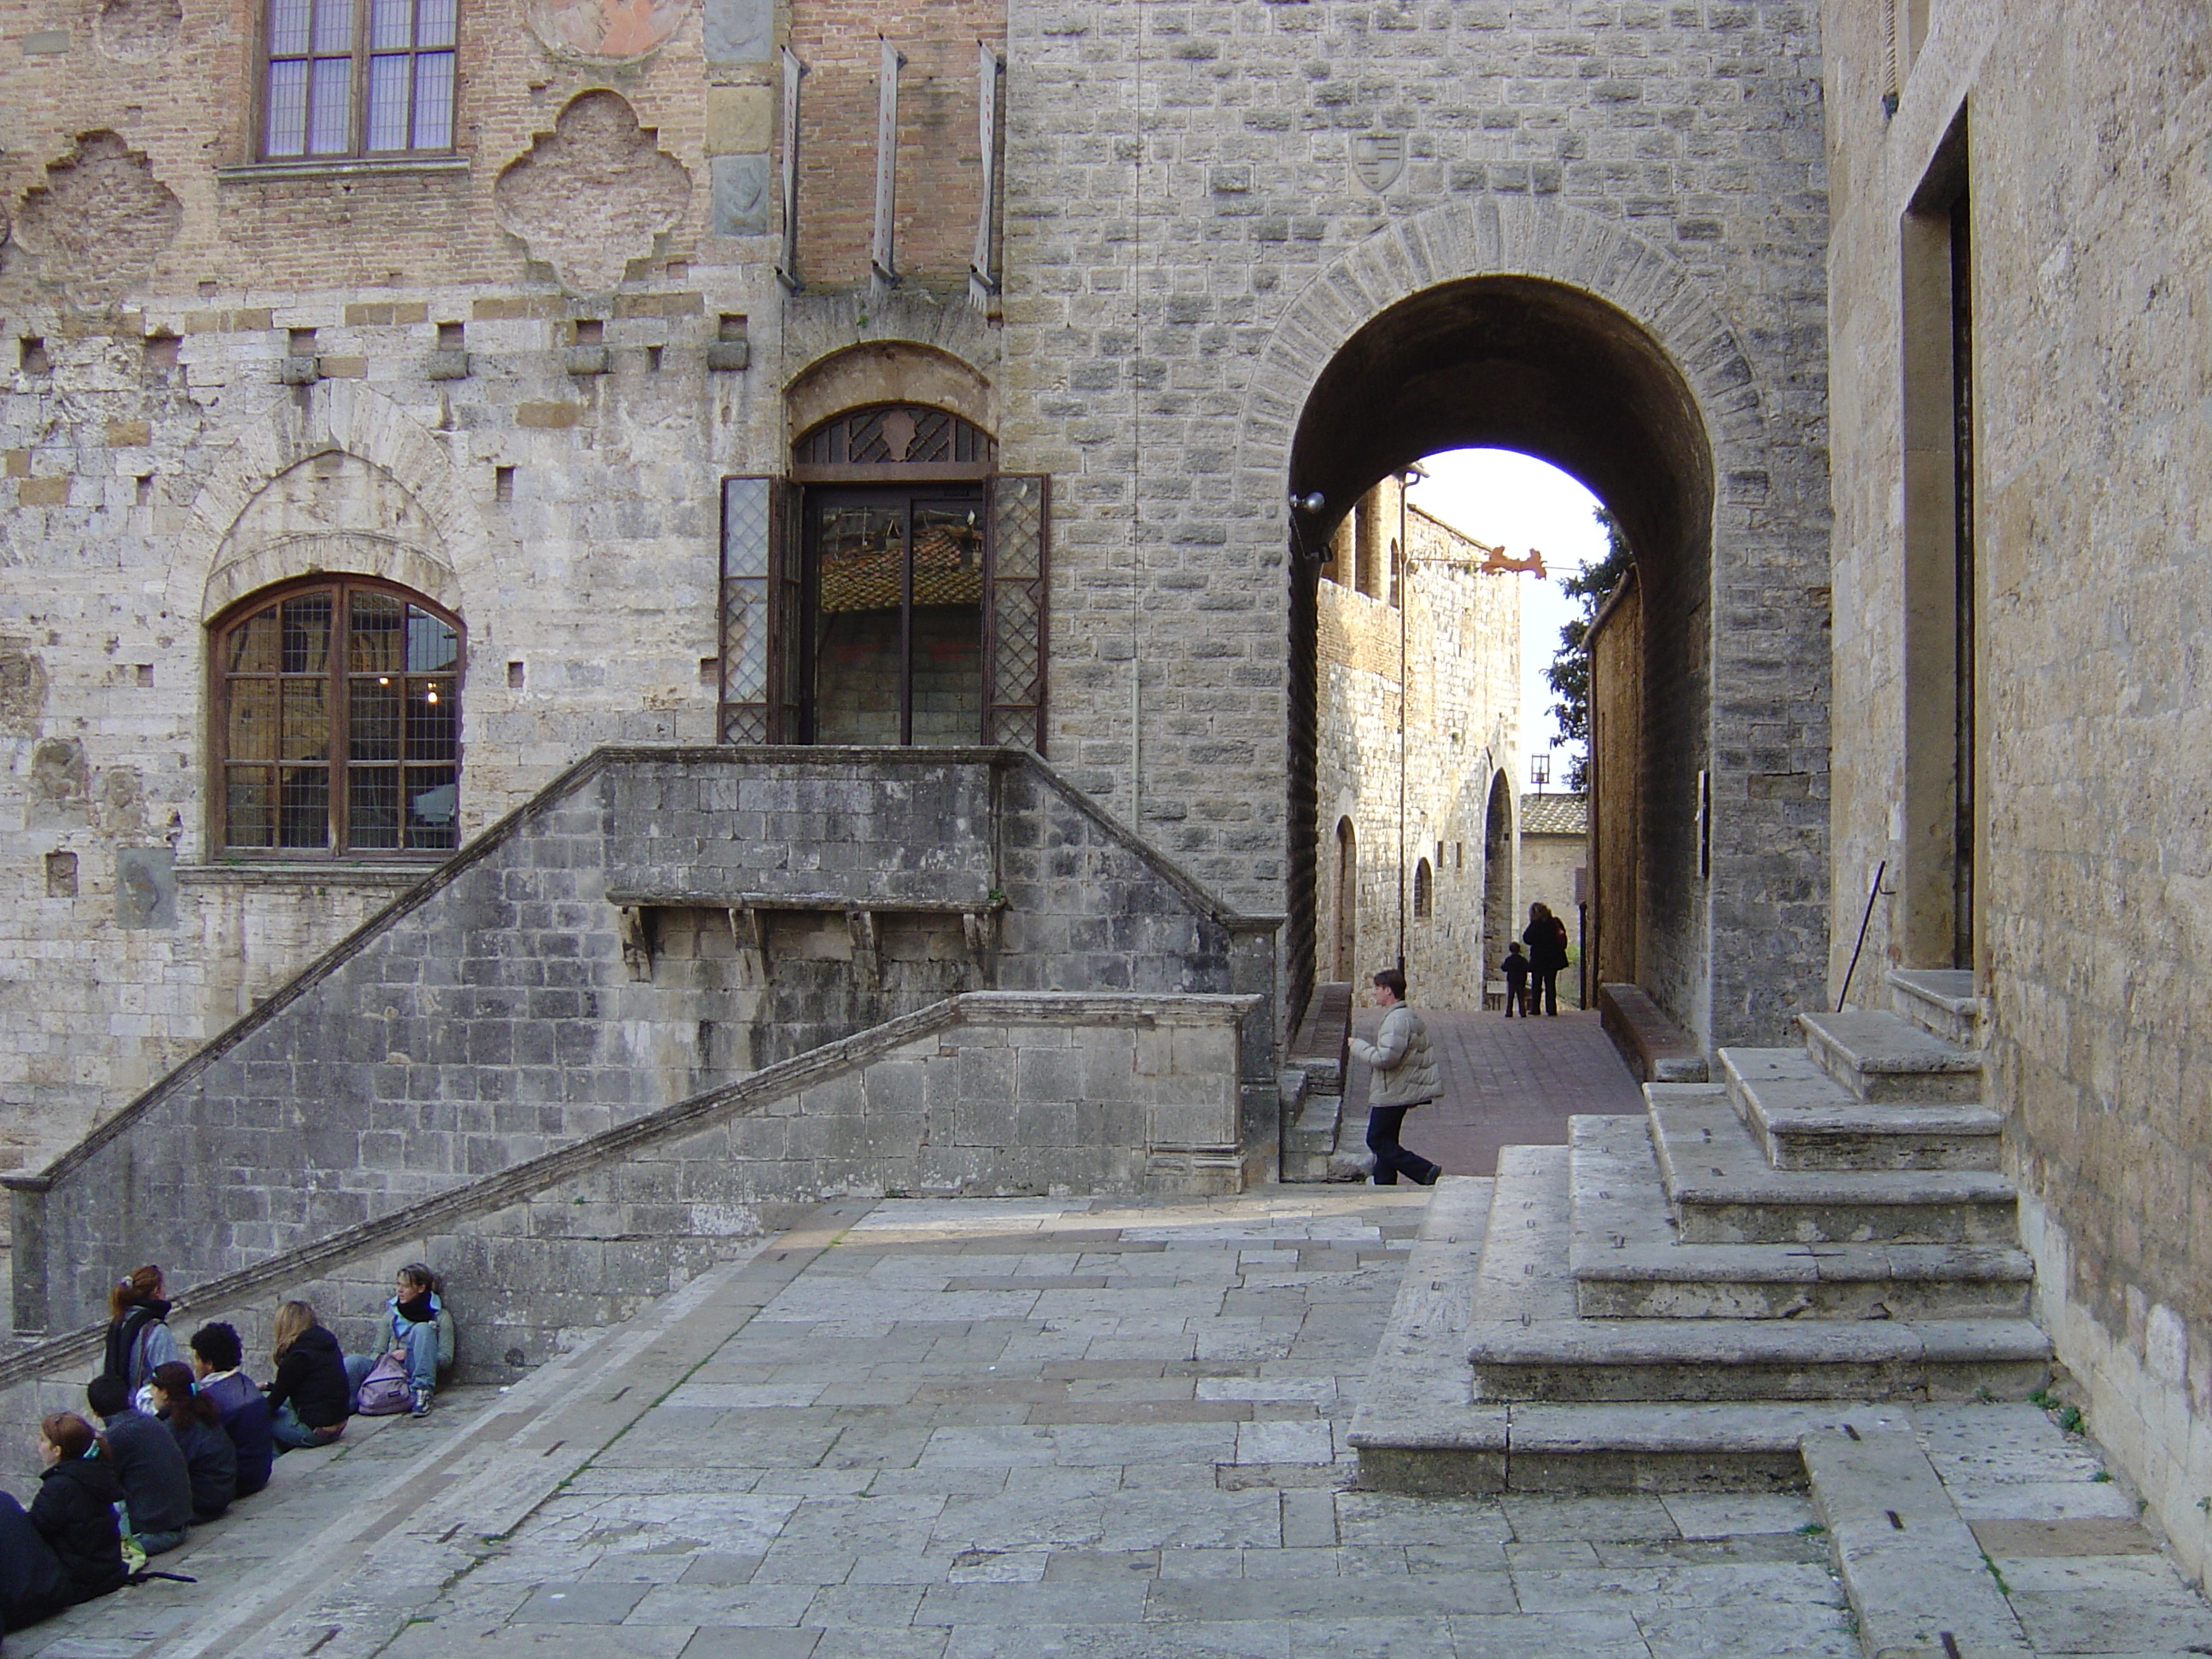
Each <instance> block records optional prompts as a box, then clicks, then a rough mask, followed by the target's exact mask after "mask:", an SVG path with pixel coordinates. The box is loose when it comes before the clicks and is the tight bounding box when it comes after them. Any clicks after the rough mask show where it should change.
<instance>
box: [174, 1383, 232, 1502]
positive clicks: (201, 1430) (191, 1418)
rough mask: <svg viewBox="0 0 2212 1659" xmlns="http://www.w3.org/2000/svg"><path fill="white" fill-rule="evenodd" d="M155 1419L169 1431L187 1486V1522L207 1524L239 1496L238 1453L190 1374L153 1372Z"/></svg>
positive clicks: (220, 1416)
mask: <svg viewBox="0 0 2212 1659" xmlns="http://www.w3.org/2000/svg"><path fill="white" fill-rule="evenodd" d="M154 1403H155V1406H156V1407H158V1408H159V1409H158V1410H157V1411H156V1412H155V1416H156V1417H157V1418H158V1419H160V1420H161V1422H163V1423H166V1424H167V1425H169V1432H170V1433H171V1434H172V1435H173V1436H175V1437H176V1442H177V1449H178V1450H179V1451H180V1452H182V1453H184V1455H185V1470H186V1472H187V1473H188V1474H190V1476H191V1485H192V1521H193V1523H194V1524H195V1525H197V1523H199V1522H202V1521H212V1520H214V1519H215V1518H216V1516H219V1515H221V1514H222V1512H223V1511H224V1510H227V1509H228V1508H229V1507H230V1500H231V1499H232V1498H235V1497H236V1496H237V1495H238V1449H237V1448H236V1447H235V1446H234V1445H232V1444H231V1443H230V1437H229V1436H228V1435H227V1434H225V1433H224V1432H223V1431H222V1413H221V1412H219V1411H217V1410H216V1405H215V1402H214V1401H212V1400H205V1399H203V1398H201V1396H200V1394H199V1391H198V1390H197V1389H195V1388H194V1387H193V1385H192V1369H191V1366H189V1365H182V1364H175V1363H174V1362H172V1363H171V1364H167V1365H161V1366H157V1367H155V1371H154Z"/></svg>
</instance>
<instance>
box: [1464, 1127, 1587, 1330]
mask: <svg viewBox="0 0 2212 1659" xmlns="http://www.w3.org/2000/svg"><path fill="white" fill-rule="evenodd" d="M1571 1172H1572V1154H1571V1152H1570V1151H1569V1149H1568V1148H1566V1147H1565V1146H1501V1147H1499V1148H1498V1180H1497V1187H1496V1190H1495V1192H1494V1193H1493V1194H1492V1199H1491V1204H1490V1223H1489V1227H1488V1230H1487V1231H1486V1232H1485V1234H1484V1235H1483V1241H1482V1255H1481V1258H1480V1261H1479V1262H1478V1263H1477V1265H1476V1267H1475V1285H1474V1297H1473V1299H1472V1302H1471V1304H1470V1306H1471V1307H1472V1308H1473V1310H1474V1312H1475V1313H1476V1314H1477V1315H1479V1316H1480V1317H1482V1318H1485V1319H1526V1320H1541V1319H1571V1318H1573V1317H1574V1314H1575V1280H1574V1273H1573V1271H1572V1269H1571V1266H1570V1264H1569V1250H1568V1237H1569V1234H1570V1232H1571V1229H1572V1225H1573V1215H1572V1206H1571V1201H1570V1200H1569V1196H1568V1184H1569V1182H1570V1180H1571Z"/></svg>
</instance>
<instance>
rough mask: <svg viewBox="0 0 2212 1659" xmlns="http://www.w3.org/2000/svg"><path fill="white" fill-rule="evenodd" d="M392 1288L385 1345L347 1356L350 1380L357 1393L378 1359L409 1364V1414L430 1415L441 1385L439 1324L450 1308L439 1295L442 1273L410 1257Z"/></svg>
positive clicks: (394, 1277)
mask: <svg viewBox="0 0 2212 1659" xmlns="http://www.w3.org/2000/svg"><path fill="white" fill-rule="evenodd" d="M444 1311H445V1304H443V1303H442V1302H441V1301H440V1300H439V1299H438V1275H437V1274H435V1273H432V1272H431V1271H430V1270H429V1269H428V1267H424V1266H423V1265H422V1263H421V1262H419V1261H410V1262H409V1263H408V1264H407V1265H406V1266H405V1267H402V1268H401V1269H400V1270H399V1271H398V1273H395V1274H393V1275H392V1295H391V1296H390V1297H387V1298H386V1301H385V1304H384V1313H385V1332H384V1334H385V1339H386V1347H385V1349H384V1350H383V1351H381V1352H378V1353H368V1354H348V1355H347V1356H346V1380H347V1381H348V1382H349V1383H351V1384H352V1385H353V1387H354V1389H355V1390H356V1392H358V1391H359V1389H360V1388H361V1385H362V1380H363V1379H364V1378H366V1377H367V1376H368V1374H369V1372H370V1371H371V1370H374V1369H375V1366H376V1362H377V1361H378V1360H379V1359H380V1358H385V1357H386V1355H388V1356H389V1357H390V1358H392V1359H394V1360H397V1361H398V1363H399V1364H403V1365H404V1366H405V1367H406V1368H407V1390H408V1395H409V1397H410V1401H411V1404H410V1408H409V1413H408V1414H409V1415H410V1416H412V1417H422V1416H425V1415H427V1414H428V1412H429V1409H430V1393H431V1390H432V1389H435V1388H436V1387H437V1386H438V1324H439V1316H440V1315H441V1314H442V1313H443V1312H444Z"/></svg>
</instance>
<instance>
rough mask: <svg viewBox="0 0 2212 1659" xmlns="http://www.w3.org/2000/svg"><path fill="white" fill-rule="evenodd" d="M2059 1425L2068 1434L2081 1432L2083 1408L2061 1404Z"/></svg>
mask: <svg viewBox="0 0 2212 1659" xmlns="http://www.w3.org/2000/svg"><path fill="white" fill-rule="evenodd" d="M2058 1426H2059V1428H2060V1430H2061V1431H2063V1432H2064V1433H2067V1434H2079V1433H2081V1407H2079V1406H2061V1407H2059V1408H2058Z"/></svg>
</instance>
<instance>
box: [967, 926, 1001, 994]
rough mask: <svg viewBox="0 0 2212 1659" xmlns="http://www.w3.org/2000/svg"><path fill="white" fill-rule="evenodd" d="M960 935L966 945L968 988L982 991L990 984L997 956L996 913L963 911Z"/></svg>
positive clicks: (997, 931) (997, 928)
mask: <svg viewBox="0 0 2212 1659" xmlns="http://www.w3.org/2000/svg"><path fill="white" fill-rule="evenodd" d="M960 933H961V936H962V937H963V939H966V941H967V944H968V974H969V988H970V989H973V990H978V991H980V990H982V989H984V988H986V987H988V986H989V984H990V983H991V969H992V966H993V964H994V963H995V961H996V960H997V957H998V954H999V913H998V911H997V910H996V909H989V910H963V911H962V912H961V913H960Z"/></svg>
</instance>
